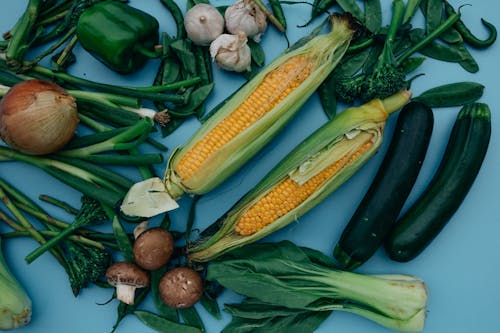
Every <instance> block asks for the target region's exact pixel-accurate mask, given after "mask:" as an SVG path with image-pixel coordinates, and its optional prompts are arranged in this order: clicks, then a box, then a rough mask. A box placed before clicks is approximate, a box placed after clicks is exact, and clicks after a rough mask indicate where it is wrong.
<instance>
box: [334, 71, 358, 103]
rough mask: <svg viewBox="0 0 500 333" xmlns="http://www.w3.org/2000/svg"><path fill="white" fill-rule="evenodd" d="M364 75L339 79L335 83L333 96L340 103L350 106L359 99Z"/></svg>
mask: <svg viewBox="0 0 500 333" xmlns="http://www.w3.org/2000/svg"><path fill="white" fill-rule="evenodd" d="M365 80H366V75H364V74H359V75H356V76H352V77H344V78H340V79H338V80H337V81H336V82H335V96H337V99H338V100H339V101H341V102H344V103H347V104H352V103H353V102H354V101H355V100H357V99H359V98H360V97H361V94H362V92H363V85H364V81H365Z"/></svg>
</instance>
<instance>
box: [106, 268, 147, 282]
mask: <svg viewBox="0 0 500 333" xmlns="http://www.w3.org/2000/svg"><path fill="white" fill-rule="evenodd" d="M106 280H107V281H108V283H109V284H110V285H112V286H115V287H116V286H117V285H128V286H134V287H136V288H144V287H147V286H148V285H149V282H150V278H149V274H148V272H146V271H144V270H143V269H141V268H140V267H138V266H137V265H135V264H134V263H131V262H116V263H114V264H113V265H111V266H109V267H108V269H107V270H106Z"/></svg>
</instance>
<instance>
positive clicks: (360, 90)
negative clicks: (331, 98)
mask: <svg viewBox="0 0 500 333" xmlns="http://www.w3.org/2000/svg"><path fill="white" fill-rule="evenodd" d="M392 5H393V15H392V19H391V23H390V26H389V31H388V32H387V36H386V39H385V42H384V48H383V50H382V53H381V54H380V56H379V58H378V60H377V63H376V64H375V66H374V68H373V70H372V71H371V72H368V73H361V74H358V75H356V76H354V77H349V78H343V79H341V80H339V82H338V84H337V85H336V91H335V93H336V95H337V97H338V98H339V99H340V100H341V101H343V102H346V103H352V102H353V101H354V100H357V99H360V100H362V101H369V100H371V99H373V98H386V97H388V96H391V95H393V94H394V93H396V92H398V91H399V90H401V89H403V88H405V87H406V81H405V77H406V75H405V73H404V72H403V70H402V69H401V68H400V67H397V66H396V61H395V59H394V54H393V45H394V39H395V38H396V34H397V32H398V29H399V26H400V24H401V21H402V19H403V15H404V3H403V0H395V1H394V2H393V4H392Z"/></svg>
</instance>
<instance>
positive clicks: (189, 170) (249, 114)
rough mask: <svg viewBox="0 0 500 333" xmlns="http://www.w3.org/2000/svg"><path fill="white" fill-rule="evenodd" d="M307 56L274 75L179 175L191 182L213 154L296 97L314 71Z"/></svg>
mask: <svg viewBox="0 0 500 333" xmlns="http://www.w3.org/2000/svg"><path fill="white" fill-rule="evenodd" d="M313 67H314V66H313V63H312V61H311V59H310V58H309V57H307V56H306V55H297V56H295V57H292V58H290V59H288V60H287V61H286V62H284V63H283V64H282V65H281V66H279V67H277V68H276V69H274V70H273V71H272V72H270V73H269V74H268V75H267V76H266V77H265V78H264V80H263V81H262V82H261V83H260V84H259V85H258V86H257V88H256V89H255V90H254V91H253V92H252V93H251V94H250V95H249V96H248V97H247V98H246V99H245V100H244V101H243V103H241V104H240V105H239V106H238V107H237V108H236V109H235V110H234V111H233V112H232V113H231V114H230V115H229V116H228V117H226V118H225V119H224V120H222V121H221V122H220V123H219V124H217V125H216V126H215V127H214V128H213V129H212V130H210V132H209V133H208V134H207V135H205V136H204V137H203V138H202V139H201V140H199V141H198V142H197V143H196V144H195V145H194V146H193V148H192V149H191V150H190V151H188V152H187V153H186V154H185V155H184V156H183V158H182V159H181V160H180V161H179V163H178V164H177V167H176V172H177V174H178V175H179V176H180V177H181V178H182V179H184V180H187V179H189V177H191V176H192V175H193V173H195V172H196V171H197V170H198V168H199V167H200V166H201V164H202V163H203V161H205V160H206V159H207V158H208V157H209V156H210V155H211V154H213V153H214V152H215V151H217V150H218V149H220V148H221V147H222V146H224V145H225V144H226V143H228V142H229V141H231V140H232V139H233V138H234V137H236V136H237V135H238V134H239V133H241V132H242V131H244V130H245V129H246V128H248V127H249V126H251V125H252V124H253V123H254V122H255V121H257V120H259V119H260V118H262V117H263V116H264V115H265V114H266V113H267V112H269V111H271V110H272V109H273V108H274V107H275V106H276V105H277V104H278V103H280V102H281V101H282V100H283V99H285V97H286V96H288V95H289V94H291V93H292V91H293V90H294V89H296V88H297V87H298V86H299V85H300V84H301V83H302V82H304V81H305V80H306V79H307V77H308V76H309V75H310V74H311V72H312V71H313Z"/></svg>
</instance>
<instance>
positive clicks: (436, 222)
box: [385, 103, 491, 262]
mask: <svg viewBox="0 0 500 333" xmlns="http://www.w3.org/2000/svg"><path fill="white" fill-rule="evenodd" d="M490 135H491V115H490V109H489V107H488V105H486V104H482V103H473V104H468V105H466V106H464V107H463V108H462V109H461V110H460V112H459V113H458V116H457V119H456V121H455V124H454V126H453V129H452V131H451V134H450V138H449V141H448V145H447V147H446V150H445V153H444V155H443V157H442V160H441V162H440V164H439V167H438V169H437V170H436V173H435V175H434V176H433V178H432V180H431V182H430V183H429V186H428V187H427V188H426V189H425V190H424V192H423V193H422V195H421V196H420V197H419V198H418V199H417V200H416V202H415V203H414V204H413V205H412V206H411V207H410V208H409V209H408V211H407V212H406V213H405V214H404V215H403V216H402V217H401V218H400V220H399V221H398V222H397V223H396V224H395V225H394V228H393V229H392V230H391V232H390V234H389V237H388V238H387V242H386V244H385V245H386V250H387V253H388V254H389V257H390V258H391V259H393V260H396V261H400V262H406V261H409V260H411V259H413V258H415V257H416V256H418V255H419V254H420V253H421V252H422V251H423V250H424V249H425V248H426V247H427V246H428V245H429V244H430V243H431V241H432V240H433V239H434V238H435V237H436V236H437V235H438V234H439V232H440V231H441V230H442V229H443V228H444V226H445V225H446V223H448V221H449V220H450V219H451V217H452V216H453V214H454V213H455V212H456V211H457V209H458V208H459V206H460V205H461V203H462V202H463V200H464V199H465V197H466V195H467V193H468V192H469V189H470V188H471V187H472V184H473V183H474V180H475V179H476V176H477V174H478V172H479V169H480V168H481V165H482V163H483V160H484V157H485V155H486V151H487V149H488V145H489V141H490Z"/></svg>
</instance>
